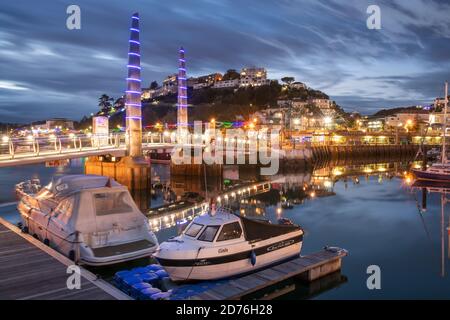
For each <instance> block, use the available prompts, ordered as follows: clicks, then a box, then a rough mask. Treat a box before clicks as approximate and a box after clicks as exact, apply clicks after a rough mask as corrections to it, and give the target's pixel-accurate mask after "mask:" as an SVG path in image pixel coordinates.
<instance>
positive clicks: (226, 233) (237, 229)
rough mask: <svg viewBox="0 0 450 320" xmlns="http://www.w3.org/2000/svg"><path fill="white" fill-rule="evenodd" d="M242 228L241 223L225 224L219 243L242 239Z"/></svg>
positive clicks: (218, 239)
mask: <svg viewBox="0 0 450 320" xmlns="http://www.w3.org/2000/svg"><path fill="white" fill-rule="evenodd" d="M241 234H242V228H241V225H240V224H239V222H233V223H228V224H225V225H224V226H223V227H222V231H220V233H219V236H218V237H217V241H227V240H233V239H238V238H240V237H241Z"/></svg>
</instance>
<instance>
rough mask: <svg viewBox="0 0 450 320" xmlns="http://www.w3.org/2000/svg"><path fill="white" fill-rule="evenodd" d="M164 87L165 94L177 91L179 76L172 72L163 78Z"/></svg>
mask: <svg viewBox="0 0 450 320" xmlns="http://www.w3.org/2000/svg"><path fill="white" fill-rule="evenodd" d="M162 89H163V92H164V94H169V93H176V92H177V90H178V76H177V75H176V74H172V75H170V76H167V78H165V79H164V80H163V85H162Z"/></svg>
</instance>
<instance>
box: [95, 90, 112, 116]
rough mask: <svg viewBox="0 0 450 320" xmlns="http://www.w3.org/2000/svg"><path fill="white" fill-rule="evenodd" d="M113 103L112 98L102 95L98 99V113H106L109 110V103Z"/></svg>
mask: <svg viewBox="0 0 450 320" xmlns="http://www.w3.org/2000/svg"><path fill="white" fill-rule="evenodd" d="M112 101H114V98H110V97H109V96H108V95H107V94H105V93H104V94H102V95H101V96H100V98H99V99H98V106H99V107H100V111H101V112H103V113H108V112H109V111H110V110H111V102H112Z"/></svg>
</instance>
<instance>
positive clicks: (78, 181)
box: [45, 174, 121, 197]
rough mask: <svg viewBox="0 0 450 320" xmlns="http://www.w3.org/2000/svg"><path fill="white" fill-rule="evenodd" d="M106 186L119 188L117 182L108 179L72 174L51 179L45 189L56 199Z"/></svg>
mask: <svg viewBox="0 0 450 320" xmlns="http://www.w3.org/2000/svg"><path fill="white" fill-rule="evenodd" d="M108 184H109V185H108ZM107 185H108V187H120V186H121V185H120V184H119V183H117V181H115V180H114V179H111V178H108V177H104V176H97V175H94V174H87V175H84V174H73V175H64V176H61V177H58V178H56V179H53V180H52V182H50V183H49V184H48V185H47V186H46V187H45V189H47V190H49V191H50V192H51V193H53V195H54V196H56V197H64V196H66V195H68V194H72V193H76V192H80V191H81V190H84V189H96V188H103V187H106V186H107Z"/></svg>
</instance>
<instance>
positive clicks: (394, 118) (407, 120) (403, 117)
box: [385, 110, 430, 129]
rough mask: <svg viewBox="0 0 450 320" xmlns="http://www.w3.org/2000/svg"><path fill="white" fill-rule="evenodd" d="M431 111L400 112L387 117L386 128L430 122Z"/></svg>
mask: <svg viewBox="0 0 450 320" xmlns="http://www.w3.org/2000/svg"><path fill="white" fill-rule="evenodd" d="M429 120H430V113H429V112H428V111H425V110H417V111H405V112H399V113H396V114H393V115H390V116H387V117H385V127H386V128H391V129H392V128H396V127H402V126H405V125H415V124H418V123H419V122H428V121H429Z"/></svg>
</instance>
